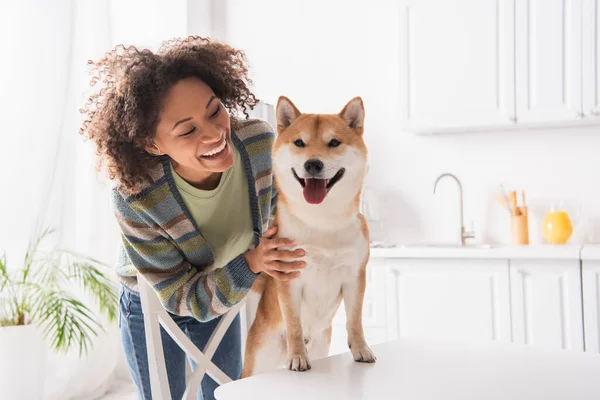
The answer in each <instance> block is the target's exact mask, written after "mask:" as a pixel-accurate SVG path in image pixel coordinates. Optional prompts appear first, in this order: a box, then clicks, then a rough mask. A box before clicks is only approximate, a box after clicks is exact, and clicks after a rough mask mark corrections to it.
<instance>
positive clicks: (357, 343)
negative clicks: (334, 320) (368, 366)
mask: <svg viewBox="0 0 600 400" xmlns="http://www.w3.org/2000/svg"><path fill="white" fill-rule="evenodd" d="M365 267H366V266H364V265H363V267H362V268H361V269H360V271H359V272H358V276H357V277H355V278H353V279H352V280H350V281H348V282H346V283H344V284H343V285H342V294H343V295H344V307H345V308H346V330H347V331H348V347H350V351H351V352H352V356H353V357H354V360H355V361H360V362H368V363H372V362H375V360H376V359H377V358H376V357H375V355H374V354H373V351H371V349H370V348H369V346H368V345H367V341H366V340H365V334H364V332H363V325H362V307H363V300H364V296H365V287H366V286H367V276H366V269H365Z"/></svg>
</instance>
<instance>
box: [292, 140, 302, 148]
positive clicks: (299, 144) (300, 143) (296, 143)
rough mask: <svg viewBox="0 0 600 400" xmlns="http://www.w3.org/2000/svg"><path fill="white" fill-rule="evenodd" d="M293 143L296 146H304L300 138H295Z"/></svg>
mask: <svg viewBox="0 0 600 400" xmlns="http://www.w3.org/2000/svg"><path fill="white" fill-rule="evenodd" d="M294 144H295V145H296V147H304V142H303V141H302V139H298V140H296V141H295V142H294Z"/></svg>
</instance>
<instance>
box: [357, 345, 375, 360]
mask: <svg viewBox="0 0 600 400" xmlns="http://www.w3.org/2000/svg"><path fill="white" fill-rule="evenodd" d="M350 351H352V356H353V357H354V361H358V362H364V363H374V362H375V360H377V357H375V354H373V351H372V350H371V349H370V348H369V346H367V345H366V344H364V345H362V346H356V347H353V348H350Z"/></svg>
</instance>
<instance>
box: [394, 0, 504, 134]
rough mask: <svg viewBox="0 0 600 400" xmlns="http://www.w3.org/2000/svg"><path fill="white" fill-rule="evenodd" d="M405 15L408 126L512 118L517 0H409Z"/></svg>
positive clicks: (497, 122)
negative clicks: (515, 2) (515, 5)
mask: <svg viewBox="0 0 600 400" xmlns="http://www.w3.org/2000/svg"><path fill="white" fill-rule="evenodd" d="M399 18H400V23H399V26H400V32H399V34H400V98H401V104H402V106H401V110H402V114H403V118H402V119H403V122H404V123H403V127H404V128H405V129H406V130H409V131H415V132H423V133H428V132H434V131H443V130H444V129H448V128H449V129H451V130H456V128H468V127H478V126H502V125H507V124H512V120H513V119H514V111H515V110H514V55H515V54H514V0H413V1H410V0H406V1H403V2H401V7H400V17H399ZM458 130H460V129H458Z"/></svg>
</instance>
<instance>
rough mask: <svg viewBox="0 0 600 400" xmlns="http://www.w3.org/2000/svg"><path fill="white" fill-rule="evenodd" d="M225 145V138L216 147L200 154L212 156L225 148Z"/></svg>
mask: <svg viewBox="0 0 600 400" xmlns="http://www.w3.org/2000/svg"><path fill="white" fill-rule="evenodd" d="M226 145H227V140H223V143H221V144H220V145H219V147H216V148H214V149H212V150H211V151H209V152H208V153H205V154H202V157H212V156H215V155H217V154H219V153H220V152H222V151H223V150H224V149H225V146H226Z"/></svg>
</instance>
